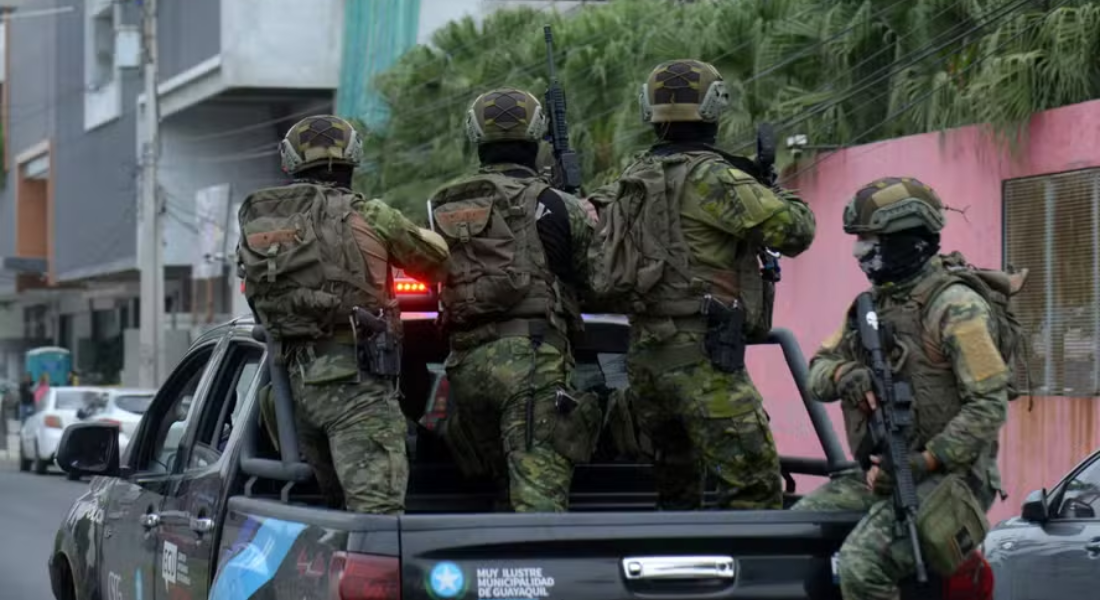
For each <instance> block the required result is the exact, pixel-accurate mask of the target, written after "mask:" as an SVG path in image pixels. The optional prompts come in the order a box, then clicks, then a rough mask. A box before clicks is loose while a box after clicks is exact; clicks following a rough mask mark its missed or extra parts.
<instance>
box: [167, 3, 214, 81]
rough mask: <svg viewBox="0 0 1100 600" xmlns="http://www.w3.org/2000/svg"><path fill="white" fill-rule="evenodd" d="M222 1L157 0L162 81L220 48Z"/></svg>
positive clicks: (205, 58)
mask: <svg viewBox="0 0 1100 600" xmlns="http://www.w3.org/2000/svg"><path fill="white" fill-rule="evenodd" d="M222 4H223V2H222V0H160V1H159V2H157V42H158V44H157V45H158V49H159V51H160V56H159V58H160V64H159V70H160V73H159V75H160V81H167V80H169V79H171V78H173V77H175V76H176V75H179V74H180V73H183V72H184V71H186V70H188V69H190V68H192V67H194V66H195V65H198V64H199V63H201V62H203V61H205V60H207V59H209V58H211V57H214V56H217V55H218V53H219V52H221V49H222V35H221V31H222V29H221V16H222V15H221V13H222V7H221V5H222Z"/></svg>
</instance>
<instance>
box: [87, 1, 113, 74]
mask: <svg viewBox="0 0 1100 600" xmlns="http://www.w3.org/2000/svg"><path fill="white" fill-rule="evenodd" d="M101 10H102V12H100V13H99V14H96V15H94V16H93V17H92V56H91V57H90V58H91V60H90V61H89V62H90V63H91V64H90V66H91V72H90V78H89V81H88V84H89V86H90V87H91V88H92V89H93V90H98V89H101V88H103V87H104V86H106V85H107V84H109V83H111V82H112V81H114V79H115V18H114V16H115V13H114V11H113V10H112V7H111V5H110V4H108V5H107V6H106V7H104V8H102V9H101Z"/></svg>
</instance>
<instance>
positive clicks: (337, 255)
mask: <svg viewBox="0 0 1100 600" xmlns="http://www.w3.org/2000/svg"><path fill="white" fill-rule="evenodd" d="M362 201H363V200H362V198H361V197H359V196H357V195H355V194H352V193H350V192H348V191H347V190H340V189H337V188H332V187H328V186H323V185H316V184H307V183H297V184H293V185H287V186H281V187H272V188H267V189H263V190H259V191H257V192H254V193H252V194H251V195H249V196H248V197H247V198H245V200H244V202H243V203H242V204H241V208H240V211H239V212H238V214H237V219H238V221H239V222H240V228H241V240H240V247H239V250H238V260H239V262H240V267H241V271H242V272H243V277H244V282H245V286H244V288H245V290H244V291H245V297H246V298H247V299H248V303H249V305H250V306H251V307H252V310H253V312H255V313H256V318H257V319H259V321H260V322H261V323H262V324H263V325H264V327H265V328H266V329H267V331H269V332H270V333H271V335H272V337H273V338H274V339H275V340H277V341H281V340H287V339H321V338H325V337H329V336H331V335H332V334H333V332H334V330H335V329H336V328H346V327H350V324H349V320H348V319H349V318H350V315H351V310H352V308H353V307H355V306H361V307H363V308H367V309H368V310H374V309H376V308H378V307H380V306H382V305H383V303H384V301H385V298H384V294H385V291H384V290H380V289H373V287H372V286H370V285H368V284H367V282H368V281H370V278H369V275H370V274H369V273H368V271H367V265H366V263H365V261H364V260H363V255H362V253H361V251H360V249H359V246H358V245H357V244H356V241H355V237H354V235H353V233H352V230H351V225H350V224H349V222H348V218H349V217H350V216H351V215H352V214H353V213H354V212H356V211H357V207H358V205H359V204H360V203H361V202H362Z"/></svg>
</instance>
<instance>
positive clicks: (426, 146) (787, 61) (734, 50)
mask: <svg viewBox="0 0 1100 600" xmlns="http://www.w3.org/2000/svg"><path fill="white" fill-rule="evenodd" d="M907 1H908V0H895V1H894V2H892V3H891V4H889V5H887V6H886V7H884V8H881V9H879V10H878V11H875V13H874V14H873V15H872V16H871V18H877V17H881V16H882V15H884V14H886V13H887V12H889V11H891V10H893V9H894V8H896V7H897V6H900V5H901V4H903V3H904V2H907ZM812 12H814V9H813V8H808V9H806V10H803V11H801V12H799V13H798V14H796V15H794V16H792V17H789V18H785V19H782V20H780V21H778V22H777V23H776V25H778V24H780V23H785V22H793V21H795V20H796V19H798V18H800V17H802V16H806V15H808V14H810V13H812ZM858 27H859V24H858V23H857V24H855V25H851V26H849V27H847V28H845V29H842V30H841V31H839V32H837V33H835V34H833V35H832V36H830V37H828V38H826V39H824V40H819V41H817V42H814V43H813V44H811V45H810V46H808V47H807V48H804V49H802V50H799V51H798V52H796V53H795V54H794V55H793V56H788V57H785V58H784V59H783V60H781V61H780V62H779V63H777V64H776V65H773V66H771V67H769V68H768V69H766V70H765V72H764V73H759V74H756V75H753V76H751V77H749V78H747V79H746V80H745V81H744V82H743V83H742V85H748V84H749V83H752V82H754V81H757V80H758V79H760V78H762V77H763V76H764V75H765V74H770V73H772V72H774V71H775V70H777V69H778V68H781V67H783V66H787V65H790V64H792V63H794V62H795V61H797V60H800V59H801V58H803V56H804V55H805V54H806V53H807V52H809V51H812V50H813V49H817V48H821V47H823V46H825V45H826V44H829V43H831V42H834V41H836V40H838V39H840V38H841V37H843V36H845V35H847V34H849V33H851V32H852V31H854V30H855V29H857V28H858ZM753 42H754V40H752V39H750V40H747V41H745V42H743V43H742V44H739V45H737V46H735V47H733V48H732V49H730V50H728V51H726V52H724V53H723V54H720V55H718V56H717V57H715V58H712V59H710V61H709V62H718V61H720V60H722V59H724V58H726V57H728V56H732V55H733V54H735V53H737V52H739V51H741V50H742V49H744V48H747V47H748V46H750V45H752V43H753ZM621 108H622V107H621V106H613V107H611V108H609V109H607V110H605V111H603V112H600V113H597V114H595V115H593V116H590V117H588V118H585V119H583V120H580V121H577V122H575V123H574V124H573V125H572V127H574V128H575V127H578V126H582V125H588V124H590V123H593V122H595V121H598V120H599V119H602V118H603V117H606V116H608V115H610V114H612V113H615V112H616V111H619V110H621ZM419 112H420V110H419V109H418V110H417V111H416V112H414V113H413V114H419ZM645 133H647V131H645V130H643V131H641V132H638V133H635V134H632V135H628V136H623V137H617V138H616V139H615V140H614V141H615V142H618V141H630V140H633V139H636V138H637V137H640V136H641V135H644V134H645ZM434 144H435V141H434V140H432V141H430V142H427V143H425V144H422V145H420V146H418V147H414V148H410V149H409V150H406V151H404V152H402V153H403V154H411V153H414V152H418V151H424V150H427V149H430V147H431V146H432V145H434ZM464 172H465V169H463V170H462V171H457V172H455V173H452V174H444V175H443V176H442V177H443V178H446V179H449V178H452V177H457V176H459V175H461V174H462V173H464Z"/></svg>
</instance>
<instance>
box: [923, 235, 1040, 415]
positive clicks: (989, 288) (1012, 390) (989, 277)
mask: <svg viewBox="0 0 1100 600" xmlns="http://www.w3.org/2000/svg"><path fill="white" fill-rule="evenodd" d="M940 260H941V261H942V262H943V266H944V268H945V269H946V270H947V276H945V277H941V278H937V279H935V280H933V282H932V283H931V284H930V285H928V286H927V287H925V288H924V289H918V290H916V291H915V292H914V296H916V300H917V302H918V303H919V304H920V305H921V306H922V307H927V306H930V305H931V302H932V300H933V299H934V298H935V297H936V296H937V295H938V294H939V293H940V292H941V291H943V290H944V289H945V288H947V286H949V285H952V284H954V283H960V282H961V283H963V284H964V285H966V286H967V287H969V288H970V289H972V290H974V291H975V292H977V293H978V295H980V296H981V297H982V298H983V299H984V300H985V301H986V303H987V304H989V308H990V313H991V317H992V319H993V321H994V322H995V323H996V328H997V339H996V340H995V341H996V343H997V350H998V351H999V352H1000V354H1001V359H1002V360H1004V363H1005V365H1006V366H1007V367H1008V399H1009V400H1015V399H1016V398H1018V397H1019V396H1020V392H1019V390H1018V389H1017V387H1016V377H1015V374H1016V371H1017V367H1019V366H1020V364H1021V363H1024V364H1023V372H1024V374H1025V376H1026V375H1027V372H1028V371H1027V365H1026V355H1025V356H1021V355H1020V353H1019V350H1020V345H1021V344H1023V342H1024V340H1025V332H1024V329H1023V326H1022V325H1021V324H1020V321H1019V319H1018V318H1017V317H1016V314H1015V312H1013V310H1012V305H1011V300H1012V297H1013V296H1015V295H1016V294H1018V293H1020V290H1021V289H1023V286H1024V284H1025V283H1026V282H1027V276H1028V270H1027V269H1022V270H1020V271H1018V272H1017V271H1015V270H1011V269H1010V270H1008V271H999V270H995V269H981V268H978V267H975V266H974V265H971V264H970V263H968V262H967V261H966V258H964V257H963V255H962V254H961V253H960V252H952V253H951V254H946V255H942V256H940Z"/></svg>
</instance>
